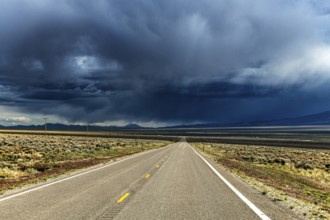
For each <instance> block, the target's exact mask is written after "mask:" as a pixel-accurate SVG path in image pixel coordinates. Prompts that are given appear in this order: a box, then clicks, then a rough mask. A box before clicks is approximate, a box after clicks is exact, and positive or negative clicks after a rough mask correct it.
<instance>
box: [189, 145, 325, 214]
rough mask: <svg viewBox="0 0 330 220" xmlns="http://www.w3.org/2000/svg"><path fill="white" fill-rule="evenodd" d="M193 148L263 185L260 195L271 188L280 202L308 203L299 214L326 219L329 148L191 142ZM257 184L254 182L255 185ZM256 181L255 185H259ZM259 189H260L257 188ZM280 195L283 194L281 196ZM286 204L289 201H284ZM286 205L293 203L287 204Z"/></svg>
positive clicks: (290, 206)
mask: <svg viewBox="0 0 330 220" xmlns="http://www.w3.org/2000/svg"><path fill="white" fill-rule="evenodd" d="M193 145H194V146H195V147H198V148H199V149H201V150H203V149H204V151H205V152H206V153H208V154H209V155H212V156H213V157H214V158H215V159H216V161H217V162H218V163H221V164H222V165H224V166H225V167H227V168H229V169H230V170H231V171H233V172H234V173H236V174H238V175H239V176H241V177H243V179H246V180H247V179H248V180H249V182H250V183H251V182H254V183H256V182H258V184H259V183H260V184H262V185H264V186H267V187H268V188H267V189H268V190H263V191H262V193H263V194H268V193H269V191H270V189H274V190H276V191H278V192H280V193H278V195H281V196H276V194H274V195H275V196H273V199H274V200H277V201H283V200H287V199H284V198H287V197H288V196H289V197H292V198H294V199H299V200H300V201H303V202H304V203H302V204H310V205H311V206H310V207H313V208H311V209H310V210H308V211H306V208H304V209H302V210H304V211H303V213H300V214H302V216H303V217H305V218H307V219H310V218H316V219H323V218H324V219H325V218H330V151H329V150H313V149H295V148H285V147H266V146H245V145H234V144H205V143H194V144H193ZM258 184H257V183H256V184H255V185H258ZM260 184H259V185H260ZM259 189H260V188H259ZM283 195H285V196H284V197H283ZM288 204H289V203H288ZM289 208H291V209H293V208H295V206H293V205H292V204H291V205H290V204H289Z"/></svg>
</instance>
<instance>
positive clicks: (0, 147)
mask: <svg viewBox="0 0 330 220" xmlns="http://www.w3.org/2000/svg"><path fill="white" fill-rule="evenodd" d="M169 143H170V142H168V141H156V140H142V139H119V138H97V137H77V136H49V135H47V136H44V135H17V134H0V194H2V193H3V192H4V191H5V190H8V189H12V188H15V187H17V186H22V185H25V184H28V183H33V182H37V181H38V180H46V179H47V178H49V177H54V176H57V175H60V174H63V173H66V172H68V171H73V170H76V169H80V168H85V167H89V166H92V165H96V164H99V163H105V162H107V161H110V160H111V159H115V158H118V157H121V156H125V155H131V154H134V153H138V152H141V151H144V150H149V149H152V148H159V147H163V146H165V145H167V144H169Z"/></svg>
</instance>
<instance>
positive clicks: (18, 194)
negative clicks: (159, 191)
mask: <svg viewBox="0 0 330 220" xmlns="http://www.w3.org/2000/svg"><path fill="white" fill-rule="evenodd" d="M167 146H169V145H167ZM150 152H152V151H147V152H144V153H139V154H136V155H133V156H129V157H127V158H124V159H121V160H120V161H116V162H113V163H110V164H106V165H104V166H101V167H98V168H95V169H92V170H88V171H85V172H82V173H79V174H76V175H73V176H69V177H66V178H64V179H61V180H57V181H55V182H51V183H48V184H45V185H42V186H38V187H35V188H32V189H28V190H25V191H23V192H20V193H16V194H13V195H10V196H7V197H4V198H1V199H0V202H3V201H5V200H8V199H12V198H15V197H17V196H21V195H24V194H27V193H30V192H33V191H36V190H39V189H42V188H45V187H48V186H51V185H55V184H57V183H61V182H64V181H67V180H70V179H73V178H76V177H79V176H82V175H85V174H88V173H92V172H95V171H98V170H101V169H104V168H107V167H110V166H113V165H115V164H117V163H121V162H124V161H126V160H129V159H132V158H135V157H138V156H141V155H144V154H147V153H150Z"/></svg>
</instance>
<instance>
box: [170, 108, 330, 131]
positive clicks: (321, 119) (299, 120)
mask: <svg viewBox="0 0 330 220" xmlns="http://www.w3.org/2000/svg"><path fill="white" fill-rule="evenodd" d="M298 125H301V126H303V125H306V126H307V125H330V111H325V112H321V113H317V114H311V115H305V116H300V117H295V118H285V119H278V120H269V121H252V122H240V123H232V124H221V123H210V124H194V125H178V126H172V127H167V128H215V127H249V126H298Z"/></svg>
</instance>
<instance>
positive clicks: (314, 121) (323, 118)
mask: <svg viewBox="0 0 330 220" xmlns="http://www.w3.org/2000/svg"><path fill="white" fill-rule="evenodd" d="M295 125H296V126H297V125H330V111H326V112H321V113H318V114H312V115H305V116H300V117H295V118H285V119H279V120H269V121H252V122H240V123H232V124H221V123H209V124H193V125H177V126H170V127H161V128H165V129H167V128H168V129H170V128H216V127H249V126H295ZM143 128H146V127H141V126H140V125H138V124H128V125H125V126H95V125H89V126H88V130H90V131H108V130H134V129H143ZM0 129H20V130H43V129H45V126H44V125H16V126H1V125H0ZM47 129H48V130H63V131H86V130H87V126H86V125H65V124H51V123H49V124H47Z"/></svg>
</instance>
